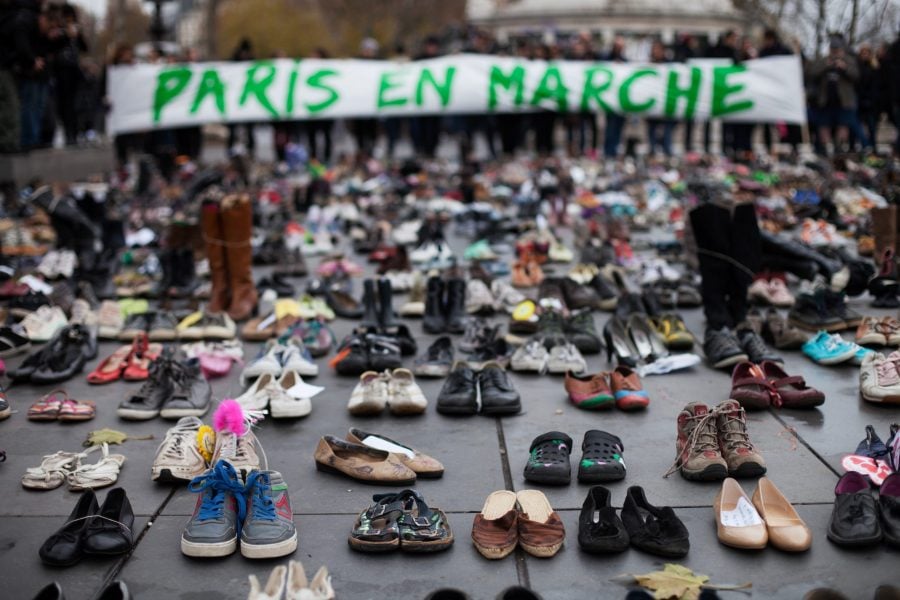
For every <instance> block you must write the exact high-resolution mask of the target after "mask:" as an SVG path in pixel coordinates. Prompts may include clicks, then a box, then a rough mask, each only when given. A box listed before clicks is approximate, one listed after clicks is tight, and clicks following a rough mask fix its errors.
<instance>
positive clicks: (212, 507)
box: [181, 460, 246, 557]
mask: <svg viewBox="0 0 900 600" xmlns="http://www.w3.org/2000/svg"><path fill="white" fill-rule="evenodd" d="M188 489H190V490H191V491H192V492H198V493H199V494H200V497H199V498H197V505H196V507H195V508H194V514H193V516H192V517H191V520H190V521H189V522H188V524H187V525H186V526H185V528H184V531H183V532H182V534H181V552H182V554H184V555H185V556H203V557H206V556H228V555H229V554H232V553H233V552H234V551H235V550H237V543H238V531H239V530H240V527H241V523H242V522H243V520H244V511H245V510H246V508H245V506H244V502H242V501H238V499H237V497H238V496H242V495H243V494H244V486H243V484H242V483H241V480H240V477H239V476H238V474H237V472H236V471H235V470H234V467H232V466H231V464H230V463H228V462H226V461H224V460H223V461H219V462H217V463H216V466H215V467H213V468H212V469H211V470H210V471H208V472H207V473H205V474H204V475H201V476H200V477H195V478H194V479H193V480H192V481H191V483H190V485H189V486H188Z"/></svg>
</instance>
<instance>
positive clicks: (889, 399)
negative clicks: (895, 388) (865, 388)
mask: <svg viewBox="0 0 900 600" xmlns="http://www.w3.org/2000/svg"><path fill="white" fill-rule="evenodd" d="M859 395H860V396H862V399H863V400H865V401H866V402H872V403H873V404H900V396H885V397H883V398H874V397H872V396H866V395H865V394H864V393H863V392H860V394H859Z"/></svg>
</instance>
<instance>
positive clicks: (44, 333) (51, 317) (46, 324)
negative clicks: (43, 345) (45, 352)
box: [22, 305, 68, 342]
mask: <svg viewBox="0 0 900 600" xmlns="http://www.w3.org/2000/svg"><path fill="white" fill-rule="evenodd" d="M67 324H68V321H67V320H66V315H65V313H64V312H63V311H62V309H61V308H59V307H58V306H54V307H53V308H50V307H49V306H47V305H44V306H41V307H40V308H38V309H37V310H36V311H34V312H33V313H30V314H29V315H28V316H27V317H25V318H24V319H22V327H23V328H24V329H25V333H26V334H27V335H28V339H30V340H31V341H32V342H46V341H47V340H49V339H50V338H52V337H53V336H54V335H56V332H57V331H59V330H60V329H62V328H63V327H65V326H66V325H67Z"/></svg>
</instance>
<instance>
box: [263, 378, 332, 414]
mask: <svg viewBox="0 0 900 600" xmlns="http://www.w3.org/2000/svg"><path fill="white" fill-rule="evenodd" d="M323 389H324V388H321V387H319V386H316V385H309V384H308V383H306V382H305V381H303V378H302V377H300V375H299V374H298V373H297V371H285V372H284V374H283V375H282V376H281V379H279V380H278V383H277V385H276V386H275V388H274V389H272V388H270V390H271V393H272V395H271V397H270V399H269V413H270V414H271V415H272V418H273V419H292V418H299V417H305V416H306V415H308V414H309V413H311V412H312V401H311V399H312V397H313V396H315V395H316V394H318V393H319V392H321V391H322V390H323Z"/></svg>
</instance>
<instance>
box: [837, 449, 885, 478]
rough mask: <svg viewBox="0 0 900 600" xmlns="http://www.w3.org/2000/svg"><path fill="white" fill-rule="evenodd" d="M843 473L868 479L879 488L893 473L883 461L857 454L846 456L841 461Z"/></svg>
mask: <svg viewBox="0 0 900 600" xmlns="http://www.w3.org/2000/svg"><path fill="white" fill-rule="evenodd" d="M841 466H842V467H844V470H845V471H848V472H850V471H852V472H854V473H859V474H861V475H865V476H866V477H868V478H869V479H870V480H871V481H872V483H874V484H875V485H876V486H881V484H882V483H884V480H885V478H886V477H887V476H888V475H890V474H891V473H893V469H891V466H890V465H889V464H887V463H886V462H885V461H883V460H876V459H874V458H869V457H867V456H859V455H858V454H848V455H846V456H845V457H844V458H842V459H841Z"/></svg>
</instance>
